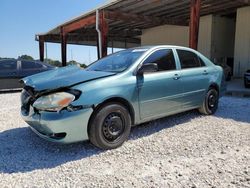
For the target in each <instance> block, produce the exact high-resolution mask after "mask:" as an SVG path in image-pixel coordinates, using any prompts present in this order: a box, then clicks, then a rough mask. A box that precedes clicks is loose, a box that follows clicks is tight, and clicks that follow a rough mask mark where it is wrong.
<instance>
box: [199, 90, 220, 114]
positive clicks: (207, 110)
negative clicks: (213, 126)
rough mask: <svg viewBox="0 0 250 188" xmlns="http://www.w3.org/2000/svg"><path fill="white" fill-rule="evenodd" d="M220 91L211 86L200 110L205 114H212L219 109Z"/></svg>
mask: <svg viewBox="0 0 250 188" xmlns="http://www.w3.org/2000/svg"><path fill="white" fill-rule="evenodd" d="M218 103H219V93H218V91H217V90H216V89H214V88H210V89H209V90H208V92H207V94H206V96H205V99H204V101H203V104H202V106H201V107H200V108H199V112H200V113H201V114H204V115H212V114H214V113H215V112H216V110H217V109H218Z"/></svg>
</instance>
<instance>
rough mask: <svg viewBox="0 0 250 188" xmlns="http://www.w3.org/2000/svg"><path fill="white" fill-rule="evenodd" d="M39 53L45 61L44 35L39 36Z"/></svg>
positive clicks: (41, 59)
mask: <svg viewBox="0 0 250 188" xmlns="http://www.w3.org/2000/svg"><path fill="white" fill-rule="evenodd" d="M39 55H40V61H44V37H43V36H39Z"/></svg>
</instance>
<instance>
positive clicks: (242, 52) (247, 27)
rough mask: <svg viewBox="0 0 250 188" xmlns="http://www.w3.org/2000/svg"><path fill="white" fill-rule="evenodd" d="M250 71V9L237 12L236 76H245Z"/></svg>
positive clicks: (245, 8) (241, 9)
mask: <svg viewBox="0 0 250 188" xmlns="http://www.w3.org/2000/svg"><path fill="white" fill-rule="evenodd" d="M247 69H250V7H244V8H240V9H238V10H237V21H236V35H235V52H234V75H235V76H243V74H244V72H245V71H246V70H247Z"/></svg>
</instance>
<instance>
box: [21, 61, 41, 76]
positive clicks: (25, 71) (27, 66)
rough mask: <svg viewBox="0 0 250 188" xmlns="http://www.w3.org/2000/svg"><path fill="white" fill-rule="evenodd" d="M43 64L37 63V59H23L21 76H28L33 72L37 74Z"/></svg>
mask: <svg viewBox="0 0 250 188" xmlns="http://www.w3.org/2000/svg"><path fill="white" fill-rule="evenodd" d="M42 68H43V66H42V65H40V64H38V63H36V62H35V61H27V60H22V61H21V69H20V76H21V77H22V78H23V77H26V76H30V75H33V74H37V73H39V72H41V71H42Z"/></svg>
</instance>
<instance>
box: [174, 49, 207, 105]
mask: <svg viewBox="0 0 250 188" xmlns="http://www.w3.org/2000/svg"><path fill="white" fill-rule="evenodd" d="M176 51H177V54H178V57H179V62H180V66H181V73H180V76H181V79H180V80H181V82H182V86H183V103H182V106H183V109H191V108H194V107H199V106H200V105H201V104H202V101H203V99H204V96H205V93H206V90H207V87H208V84H209V69H208V67H207V66H206V65H205V63H204V62H203V60H202V59H201V58H200V57H199V56H198V55H197V54H196V53H194V52H192V51H188V50H182V49H177V50H176Z"/></svg>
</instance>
